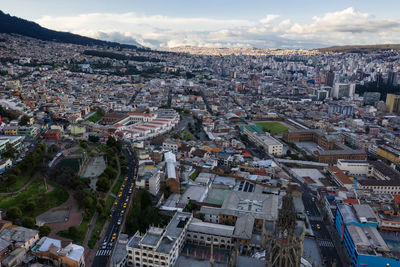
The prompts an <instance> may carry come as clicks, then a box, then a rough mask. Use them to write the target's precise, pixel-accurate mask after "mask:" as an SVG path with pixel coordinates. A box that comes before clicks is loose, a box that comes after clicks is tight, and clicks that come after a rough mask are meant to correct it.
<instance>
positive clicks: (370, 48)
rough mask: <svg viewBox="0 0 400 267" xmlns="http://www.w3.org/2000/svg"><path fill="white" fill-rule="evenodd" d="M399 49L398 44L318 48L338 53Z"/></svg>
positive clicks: (322, 50) (399, 45)
mask: <svg viewBox="0 0 400 267" xmlns="http://www.w3.org/2000/svg"><path fill="white" fill-rule="evenodd" d="M392 49H393V50H400V44H378V45H344V46H331V47H326V48H319V49H317V50H319V51H321V52H339V53H361V52H364V53H368V52H374V51H377V50H392Z"/></svg>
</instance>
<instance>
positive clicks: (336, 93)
mask: <svg viewBox="0 0 400 267" xmlns="http://www.w3.org/2000/svg"><path fill="white" fill-rule="evenodd" d="M355 91H356V84H355V83H335V84H334V86H333V90H332V97H333V98H337V99H338V98H343V97H349V98H351V99H353V97H354V93H355Z"/></svg>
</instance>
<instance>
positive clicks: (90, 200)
mask: <svg viewBox="0 0 400 267" xmlns="http://www.w3.org/2000/svg"><path fill="white" fill-rule="evenodd" d="M93 204H94V200H93V198H92V197H91V196H86V197H85V198H84V199H83V200H82V205H83V206H84V207H85V208H90V207H93Z"/></svg>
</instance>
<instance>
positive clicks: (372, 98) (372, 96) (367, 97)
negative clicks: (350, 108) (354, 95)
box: [363, 92, 381, 106]
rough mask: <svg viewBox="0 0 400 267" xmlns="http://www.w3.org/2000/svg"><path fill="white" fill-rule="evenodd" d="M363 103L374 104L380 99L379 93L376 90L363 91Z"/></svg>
mask: <svg viewBox="0 0 400 267" xmlns="http://www.w3.org/2000/svg"><path fill="white" fill-rule="evenodd" d="M363 97H364V104H365V105H372V106H375V104H376V103H377V102H379V100H380V99H381V93H378V92H365V93H364V95H363Z"/></svg>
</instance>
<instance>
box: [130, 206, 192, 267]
mask: <svg viewBox="0 0 400 267" xmlns="http://www.w3.org/2000/svg"><path fill="white" fill-rule="evenodd" d="M192 218H193V215H192V214H191V213H187V212H177V213H175V215H174V217H172V219H171V221H170V222H169V224H168V225H167V227H166V228H164V229H163V228H158V227H150V229H148V230H147V232H146V233H145V234H144V235H143V236H142V235H140V233H139V232H136V234H135V235H134V236H133V237H132V238H131V240H129V242H128V245H127V248H128V262H127V266H138V267H144V266H154V267H158V266H160V267H161V266H167V267H168V266H174V265H175V263H176V260H177V258H178V256H179V253H180V251H181V249H182V247H183V245H184V242H185V239H186V232H187V228H188V226H189V224H190V222H191V220H192Z"/></svg>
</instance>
